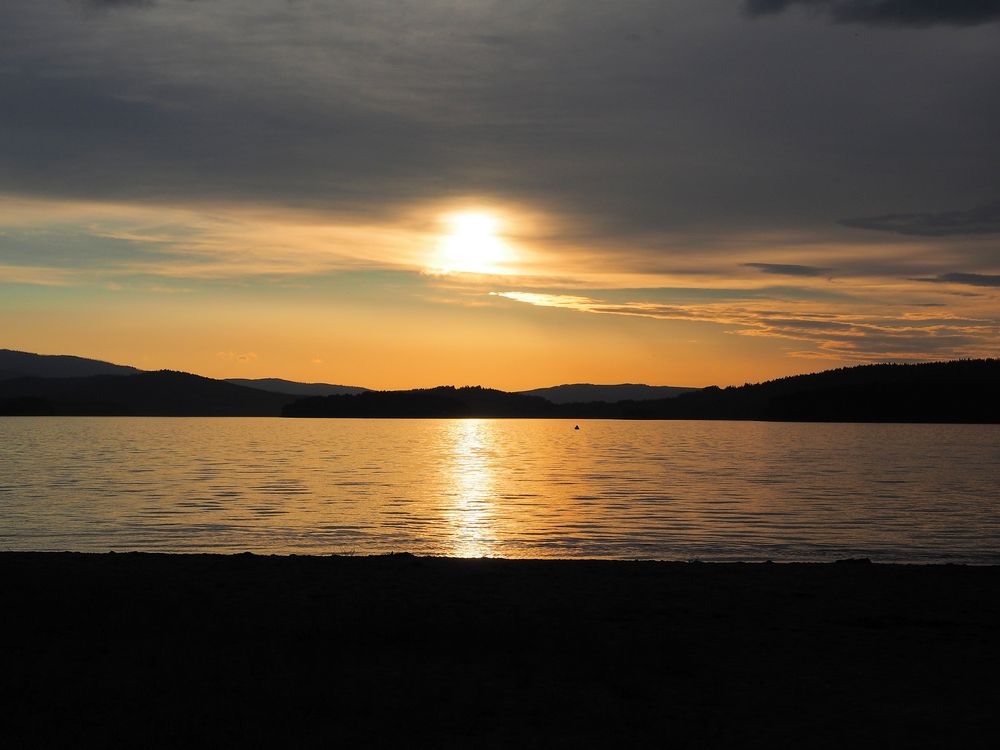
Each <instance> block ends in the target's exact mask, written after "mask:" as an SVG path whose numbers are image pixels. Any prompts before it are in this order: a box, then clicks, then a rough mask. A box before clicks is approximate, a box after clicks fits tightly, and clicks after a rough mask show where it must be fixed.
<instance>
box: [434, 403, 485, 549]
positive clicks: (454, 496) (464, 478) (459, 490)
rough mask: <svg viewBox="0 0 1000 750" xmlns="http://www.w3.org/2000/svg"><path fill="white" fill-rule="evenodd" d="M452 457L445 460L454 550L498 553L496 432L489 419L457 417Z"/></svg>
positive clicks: (451, 426) (451, 429)
mask: <svg viewBox="0 0 1000 750" xmlns="http://www.w3.org/2000/svg"><path fill="white" fill-rule="evenodd" d="M448 429H449V434H448V443H449V445H450V446H451V453H450V460H449V461H447V462H445V470H446V472H447V483H448V490H447V495H448V497H449V499H450V500H451V501H452V503H451V505H450V507H449V508H448V510H447V511H446V520H447V522H448V523H449V524H450V526H451V538H452V549H451V554H452V555H454V556H456V557H486V556H488V555H491V554H494V546H495V528H494V518H493V513H494V507H493V498H494V492H495V485H496V475H495V471H494V467H493V465H492V461H491V453H492V447H493V446H492V443H493V440H494V437H495V436H494V434H493V430H492V427H491V425H490V423H489V422H485V421H482V420H478V419H468V420H456V421H454V422H451V423H450V424H449V426H448Z"/></svg>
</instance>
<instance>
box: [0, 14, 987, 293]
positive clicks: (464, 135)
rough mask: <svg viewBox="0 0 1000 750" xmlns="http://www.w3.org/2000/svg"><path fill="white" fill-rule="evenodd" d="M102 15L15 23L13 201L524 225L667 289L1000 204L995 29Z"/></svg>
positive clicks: (8, 115) (5, 79)
mask: <svg viewBox="0 0 1000 750" xmlns="http://www.w3.org/2000/svg"><path fill="white" fill-rule="evenodd" d="M83 2H84V0H71V1H69V2H67V1H66V0H2V2H0V5H2V10H0V101H2V102H3V116H2V117H0V193H3V194H15V195H31V196H35V197H52V198H70V199H73V198H82V199H86V200H113V201H146V202H156V201H158V202H166V203H171V204H187V205H190V204H200V203H204V202H226V203H230V204H249V205H254V206H256V205H270V206H281V205H291V206H296V207H302V208H306V209H311V210H315V211H319V212H323V213H324V214H328V215H330V216H331V217H333V216H338V217H343V216H348V217H351V218H357V219H358V220H367V219H373V218H378V217H382V216H389V217H392V216H397V217H398V216H399V215H400V212H401V210H405V211H407V212H409V211H411V210H412V209H413V207H414V206H420V205H425V204H435V205H437V204H441V203H445V202H449V201H469V200H480V199H481V200H483V201H497V202H498V203H504V202H507V201H509V202H511V203H513V204H515V205H517V206H523V207H525V208H527V209H529V210H531V211H537V212H539V213H540V214H543V215H544V214H550V215H552V216H554V217H555V218H557V219H559V220H560V221H557V222H553V224H554V225H558V230H554V231H558V233H559V240H560V241H564V242H566V243H567V244H569V243H572V244H576V245H580V246H585V245H587V243H588V242H590V241H591V240H593V241H594V242H595V243H596V242H602V243H604V244H605V245H606V246H609V247H611V246H613V247H614V248H616V250H615V252H616V253H617V255H618V256H619V257H621V256H624V255H626V254H628V253H635V254H638V255H642V256H643V259H644V261H645V263H646V265H647V266H650V267H654V266H655V263H654V261H657V260H660V259H669V260H670V261H671V262H672V261H673V259H674V258H678V257H680V256H685V258H684V260H685V261H686V260H687V259H689V258H691V257H692V256H695V255H696V254H698V253H702V252H706V248H713V252H714V248H721V247H723V246H724V245H725V244H726V243H725V242H720V238H721V239H723V240H725V239H726V238H729V237H732V238H737V237H738V238H739V241H740V242H741V243H742V242H744V241H745V238H747V237H767V236H778V235H779V234H781V235H783V236H792V235H793V234H794V235H796V236H798V237H803V236H805V233H806V232H818V233H820V234H826V233H828V232H830V231H831V230H830V217H831V216H834V217H836V216H864V215H866V214H867V213H868V212H871V208H870V207H871V206H873V205H880V204H879V203H875V201H893V202H894V203H889V204H888V205H890V206H892V205H907V204H913V205H918V206H922V205H927V206H935V205H947V204H946V203H945V201H956V202H957V203H956V205H963V204H966V205H973V204H974V203H975V202H976V201H977V200H981V199H982V196H984V195H992V194H993V193H992V192H991V191H994V190H995V188H996V175H995V169H994V168H993V166H992V165H994V164H996V163H1000V139H998V138H996V128H995V123H996V122H998V121H1000V97H996V96H994V95H993V92H995V91H996V90H997V89H998V87H1000V48H998V47H997V45H995V44H991V43H990V42H992V41H993V40H992V38H986V37H990V35H991V34H992V32H993V29H992V28H983V29H978V30H975V29H974V30H970V31H968V32H967V33H963V34H962V35H960V36H961V38H960V39H959V38H956V37H957V36H958V35H954V34H952V33H950V32H943V33H941V35H940V38H936V39H935V40H934V44H928V45H913V44H912V43H911V42H912V40H908V39H906V38H905V36H904V35H888V36H887V38H886V39H884V40H880V44H879V45H877V48H876V46H874V45H872V46H849V47H847V46H845V42H844V39H843V35H842V34H837V33H834V31H836V30H833V31H831V29H830V28H828V27H827V26H826V25H825V24H812V25H806V26H805V27H804V28H803V27H796V28H795V29H794V31H793V33H789V30H788V29H787V28H785V27H786V24H761V23H748V21H747V19H746V18H745V16H744V15H743V14H742V13H740V12H734V9H733V5H732V3H731V2H730V0H705V1H704V2H698V3H684V4H678V3H650V2H648V1H647V0H622V1H621V2H619V3H606V2H599V1H598V0H552V1H551V2H546V3H543V4H539V3H537V2H534V1H533V0H507V1H506V2H503V3H458V4H456V3H454V2H452V1H450V0H338V2H336V3H326V2H318V1H317V2H288V1H287V0H212V2H190V1H189V0H156V2H155V3H152V4H150V5H149V7H148V8H145V9H144V10H143V11H142V12H136V13H132V12H125V8H124V6H123V7H122V12H110V13H101V14H100V22H99V23H94V22H91V19H89V18H88V15H92V14H87V13H81V12H80V7H81V3H83ZM98 4H100V3H98ZM103 6H104V7H107V8H110V7H112V5H109V4H107V3H104V4H103ZM484 32H485V33H484ZM929 33H933V32H929ZM636 35H641V37H642V43H636V42H635V41H634V37H635V36H636ZM980 37H982V38H980ZM789 59H794V60H795V65H794V66H791V65H789V64H788V60H789ZM914 70H920V71H921V75H920V76H919V77H918V76H914V75H913V74H912V71H914ZM903 201H906V203H903ZM876 210H880V209H876ZM832 231H833V233H836V236H835V237H832V238H830V241H831V242H840V241H842V238H843V237H844V236H845V235H847V234H848V233H845V232H841V231H839V230H837V229H836V228H834V229H833V230H832ZM751 232H752V233H753V234H752V235H751V234H750V233H751ZM688 237H692V238H695V239H692V240H691V241H690V242H688V240H687V238H688ZM824 239H826V238H824ZM861 239H863V238H861ZM861 239H858V240H857V241H861ZM853 240H854V238H852V237H851V236H848V238H847V241H853ZM750 241H755V240H750ZM762 241H763V240H762ZM729 246H730V247H732V245H729ZM719 254H720V257H722V256H724V255H725V252H724V251H721V250H720V251H719ZM746 257H754V256H746V255H742V254H741V256H740V260H741V261H742V260H743V259H744V258H746ZM756 257H774V256H768V255H760V256H756ZM977 262H978V261H977ZM831 263H832V261H831ZM966 264H967V265H966ZM719 265H726V266H729V267H731V262H730V261H728V260H725V259H723V260H720V261H719ZM838 267H839V265H838ZM946 267H969V268H976V267H978V266H977V265H976V264H975V263H973V262H972V261H971V260H970V261H967V260H965V259H957V260H956V261H955V264H954V265H948V266H946ZM759 270H761V271H763V269H759ZM906 273H909V271H907V272H906ZM914 273H924V270H923V269H922V268H916V269H914ZM898 275H902V274H898Z"/></svg>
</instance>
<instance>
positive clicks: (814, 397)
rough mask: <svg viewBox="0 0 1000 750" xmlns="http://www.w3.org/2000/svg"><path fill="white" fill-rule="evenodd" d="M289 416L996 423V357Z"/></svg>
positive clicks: (294, 409)
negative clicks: (641, 391) (625, 391)
mask: <svg viewBox="0 0 1000 750" xmlns="http://www.w3.org/2000/svg"><path fill="white" fill-rule="evenodd" d="M282 413H283V415H284V416H289V417H564V418H569V419H583V418H589V419H754V420H773V421H818V422H990V423H998V422H1000V360H996V359H989V360H961V361H957V362H940V363H929V364H919V365H896V364H884V365H863V366H860V367H850V368H842V369H838V370H829V371H827V372H821V373H816V374H813V375H797V376H793V377H788V378H781V379H779V380H771V381H768V382H765V383H758V384H753V385H751V384H747V385H743V386H738V387H729V388H717V387H714V386H713V387H710V388H704V389H702V390H700V391H695V392H692V393H686V394H682V395H680V396H676V397H674V398H666V399H657V400H651V401H620V402H617V403H605V402H591V403H584V404H552V403H550V402H547V401H545V400H544V399H541V398H537V397H528V396H522V395H519V394H511V393H504V392H503V391H495V390H489V389H485V388H451V387H442V388H432V389H428V390H417V391H370V392H368V393H363V394H361V395H357V396H329V397H327V398H308V399H302V400H300V401H296V402H294V403H292V404H289V405H288V406H286V407H285V409H284V410H283V412H282Z"/></svg>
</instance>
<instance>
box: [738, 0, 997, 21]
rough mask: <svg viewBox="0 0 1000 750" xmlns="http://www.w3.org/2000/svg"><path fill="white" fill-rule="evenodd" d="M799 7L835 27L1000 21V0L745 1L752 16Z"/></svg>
mask: <svg viewBox="0 0 1000 750" xmlns="http://www.w3.org/2000/svg"><path fill="white" fill-rule="evenodd" d="M792 6H802V7H805V8H809V9H811V10H814V11H815V12H818V13H825V14H826V15H828V16H829V17H830V18H831V19H833V20H834V21H835V22H837V23H860V24H869V25H872V26H913V27H927V26H936V25H948V26H976V25H978V24H983V23H990V22H992V21H997V20H1000V0H746V2H745V8H746V11H747V13H749V14H750V15H751V16H765V15H772V14H776V13H782V12H784V11H785V10H787V9H788V8H790V7H792Z"/></svg>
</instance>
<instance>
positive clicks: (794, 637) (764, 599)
mask: <svg viewBox="0 0 1000 750" xmlns="http://www.w3.org/2000/svg"><path fill="white" fill-rule="evenodd" d="M0 586H2V589H0V596H2V600H0V606H2V615H0V621H2V629H3V636H4V651H5V652H6V653H5V655H4V658H3V665H2V669H0V691H2V692H0V701H2V703H0V705H2V716H3V725H2V737H3V738H4V743H3V744H4V746H5V747H8V748H13V747H30V746H81V745H101V746H105V747H112V746H121V745H130V746H147V747H148V746H171V747H179V746H188V745H191V744H194V743H195V742H197V743H198V744H199V745H201V744H205V745H208V746H215V747H219V746H251V747H279V746H280V747H318V746H324V747H329V746H335V745H340V746H345V747H352V746H353V747H371V746H392V747H414V748H418V747H469V748H476V747H518V746H520V747H581V746H598V747H692V748H695V747H706V746H728V747H732V746H749V745H764V744H766V745H768V746H771V747H792V746H805V747H858V746H861V747H875V746H878V747H886V748H889V747H893V748H895V747H917V746H926V747H987V746H989V747H993V746H994V743H995V741H996V738H997V737H1000V671H998V667H1000V628H998V625H1000V568H993V567H963V566H893V565H878V564H875V565H872V564H860V563H837V564H823V565H819V564H815V565H809V564H703V563H658V562H606V561H509V560H489V559H487V560H454V559H437V558H416V557H411V556H409V555H393V556H384V557H357V558H354V557H266V556H253V555H236V556H221V555H220V556H211V555H147V554H105V555H84V554H70V553H58V554H55V553H52V554H49V553H3V554H0Z"/></svg>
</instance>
